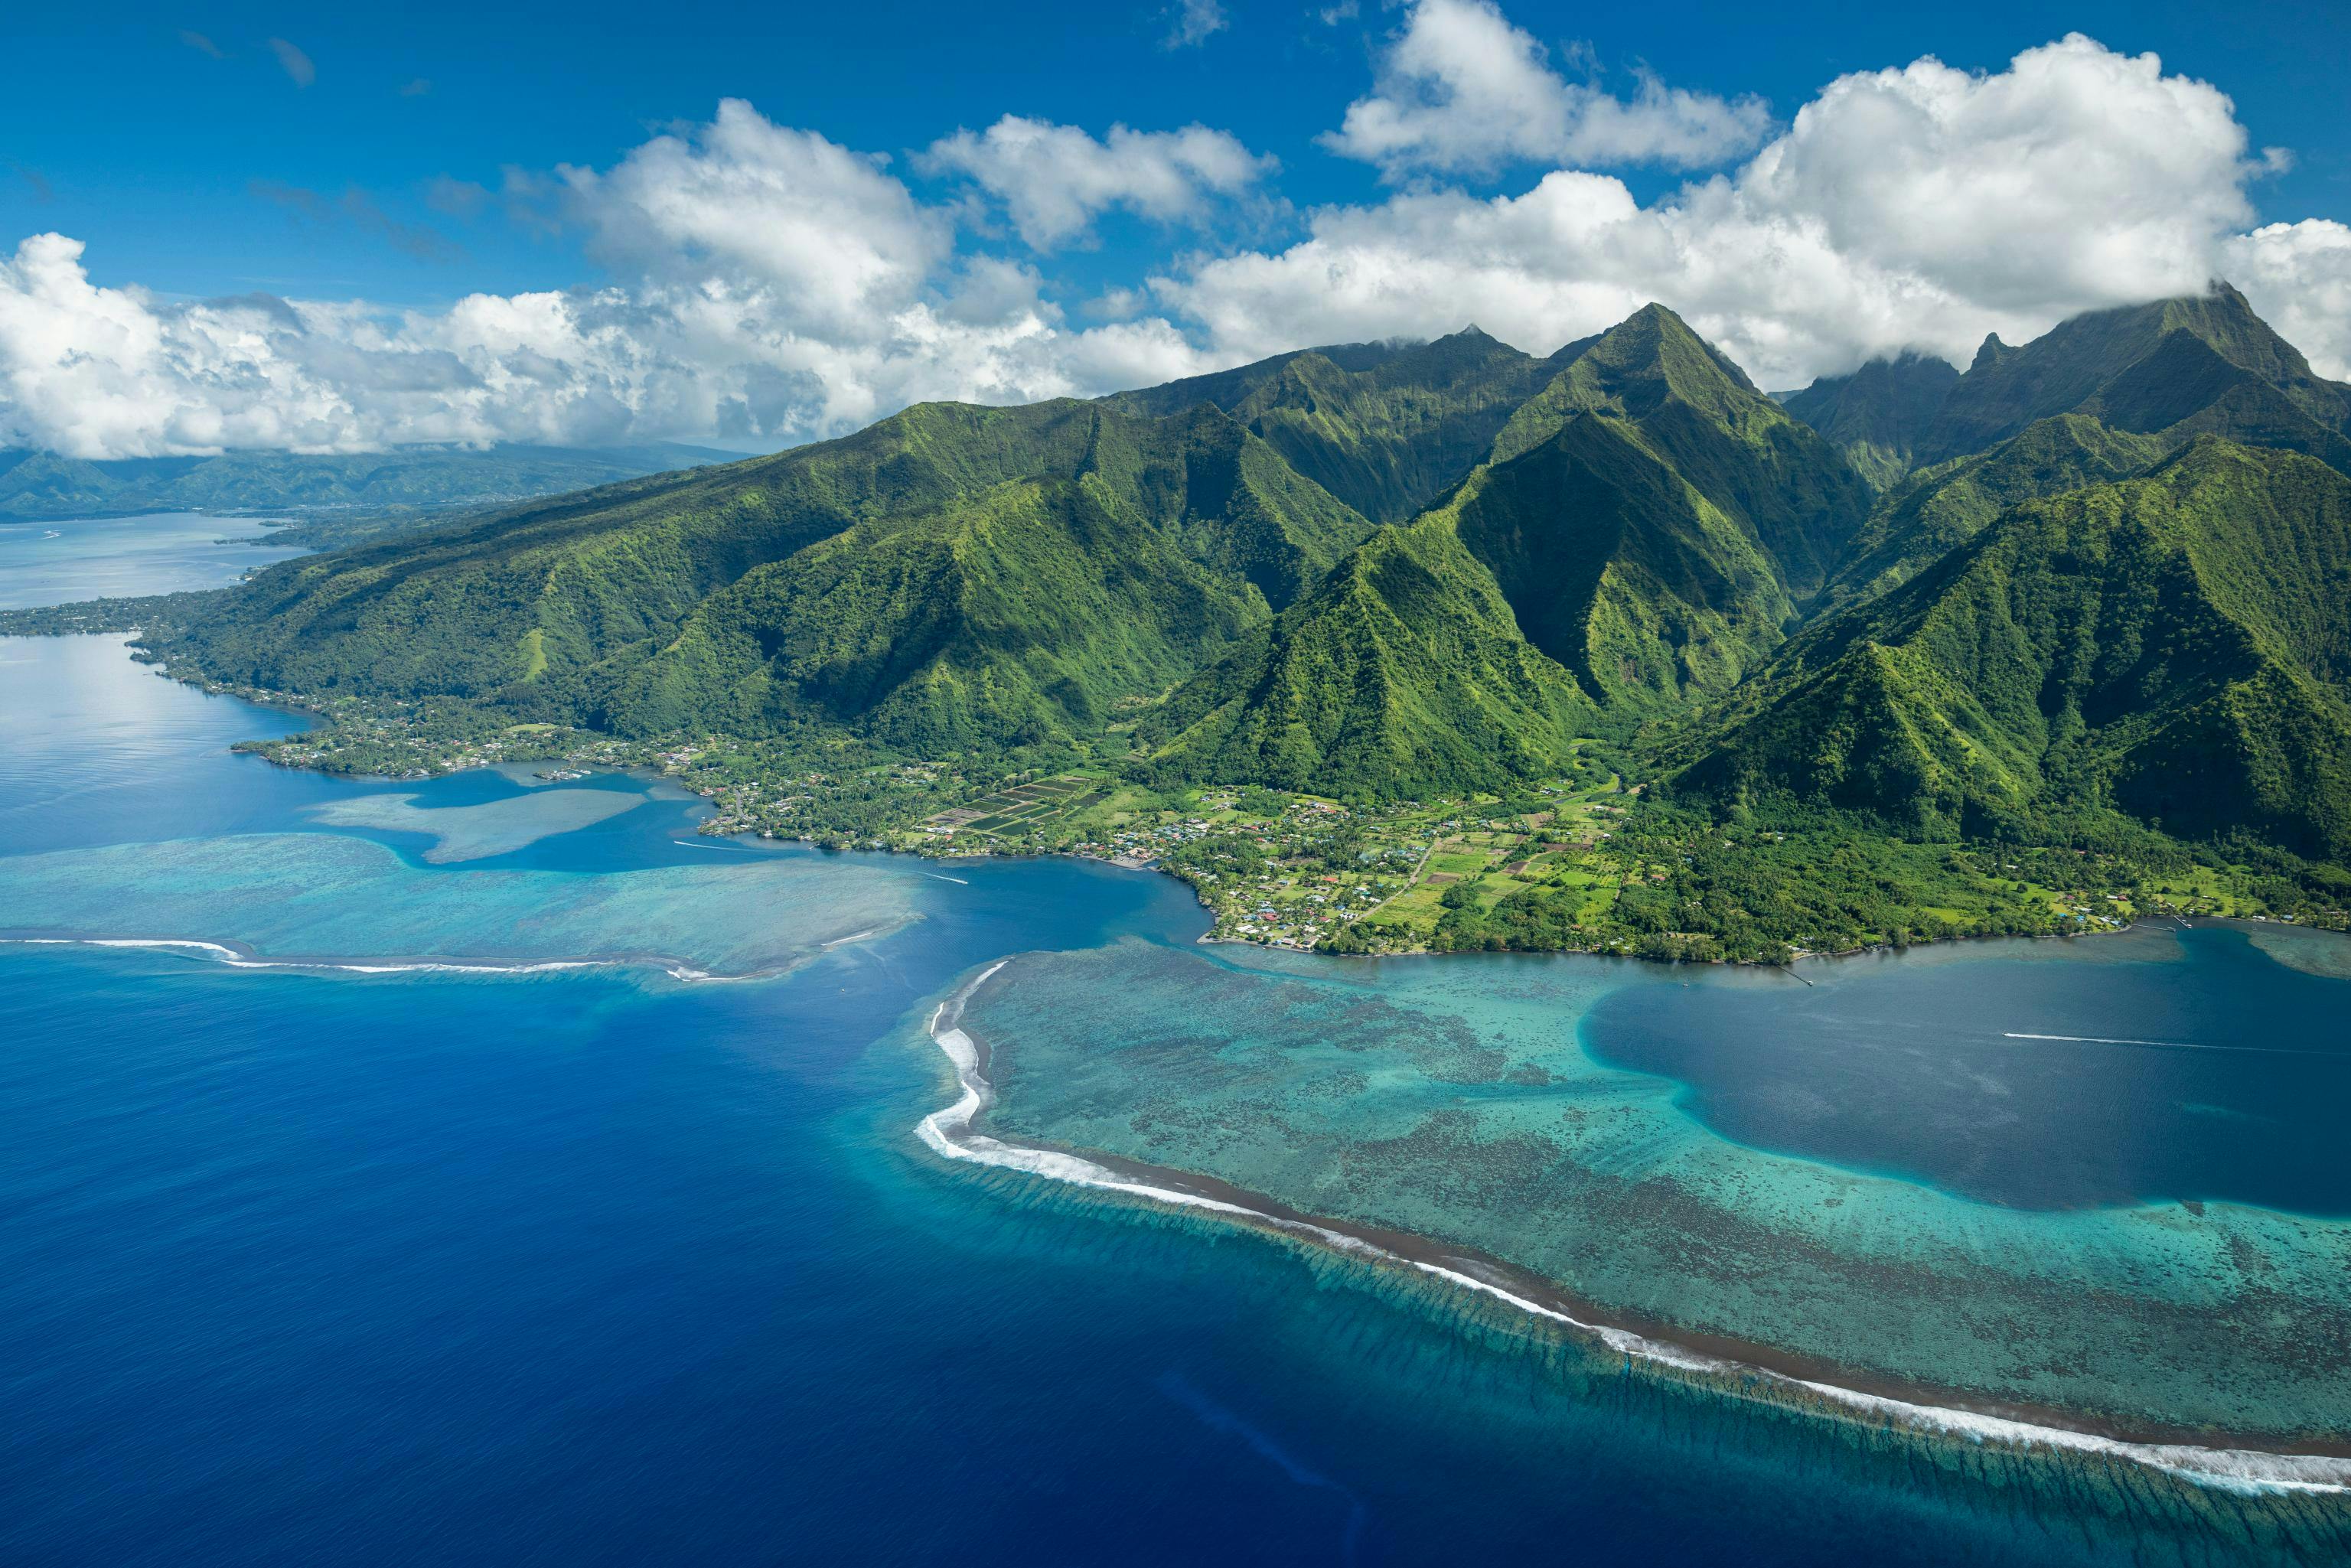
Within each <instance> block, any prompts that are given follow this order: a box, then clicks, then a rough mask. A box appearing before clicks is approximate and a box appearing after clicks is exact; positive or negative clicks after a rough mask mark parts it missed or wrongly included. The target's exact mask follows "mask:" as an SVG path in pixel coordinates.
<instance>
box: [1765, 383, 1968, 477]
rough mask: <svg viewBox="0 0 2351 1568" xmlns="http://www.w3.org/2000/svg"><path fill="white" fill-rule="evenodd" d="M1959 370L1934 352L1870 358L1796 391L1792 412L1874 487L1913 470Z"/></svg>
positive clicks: (1791, 398) (1791, 400) (1789, 404)
mask: <svg viewBox="0 0 2351 1568" xmlns="http://www.w3.org/2000/svg"><path fill="white" fill-rule="evenodd" d="M1958 383H1959V371H1955V370H1953V369H1952V368H1951V367H1950V366H1949V365H1948V364H1946V363H1944V362H1943V361H1941V360H1938V359H1936V358H1935V357H1934V356H1932V355H1930V354H1916V353H1906V354H1899V355H1896V356H1895V357H1894V358H1892V359H1885V360H1872V361H1869V363H1867V364H1865V365H1864V366H1862V367H1861V369H1859V370H1857V371H1854V372H1853V373H1852V374H1851V375H1844V376H1823V378H1822V379H1821V380H1819V381H1816V382H1813V384H1812V385H1811V386H1809V387H1806V388H1805V389H1804V390H1803V391H1802V392H1795V393H1792V394H1791V395H1790V396H1789V397H1788V399H1787V401H1786V403H1785V406H1786V408H1787V410H1788V412H1789V413H1792V414H1793V415H1795V416H1796V417H1797V418H1798V419H1801V420H1802V421H1803V422H1804V423H1806V424H1809V425H1811V426H1812V427H1813V429H1814V430H1817V431H1819V432H1820V433H1821V434H1823V436H1825V437H1827V438H1828V441H1829V443H1830V444H1832V445H1834V447H1835V448H1836V449H1837V450H1838V451H1839V452H1842V453H1844V457H1845V461H1846V462H1848V463H1850V464H1852V465H1853V467H1854V472H1855V473H1857V474H1859V475H1860V476H1862V478H1864V479H1865V480H1866V481H1868V483H1869V486H1870V487H1871V488H1872V489H1874V490H1889V489H1892V488H1893V487H1894V486H1895V485H1896V484H1898V483H1899V482H1900V481H1901V479H1902V478H1903V476H1905V475H1907V474H1908V473H1909V472H1910V469H1911V466H1912V460H1913V457H1914V455H1915V454H1916V453H1917V450H1918V446H1919V444H1920V443H1921V442H1922V441H1923V440H1924V439H1925V438H1926V434H1927V429H1928V425H1929V424H1931V423H1933V421H1934V418H1935V414H1936V412H1937V411H1938V409H1940V408H1941V407H1942V406H1943V402H1944V400H1945V399H1946V398H1948V397H1949V396H1950V395H1951V389H1952V387H1954V386H1956V385H1957V384H1958Z"/></svg>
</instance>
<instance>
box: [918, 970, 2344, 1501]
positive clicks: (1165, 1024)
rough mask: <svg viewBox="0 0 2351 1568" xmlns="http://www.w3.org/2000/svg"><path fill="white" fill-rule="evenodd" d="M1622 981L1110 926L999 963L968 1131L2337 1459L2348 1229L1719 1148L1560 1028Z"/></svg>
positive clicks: (2249, 1443)
mask: <svg viewBox="0 0 2351 1568" xmlns="http://www.w3.org/2000/svg"><path fill="white" fill-rule="evenodd" d="M2091 946H2092V947H2093V948H2095V947H2097V946H2103V944H2097V945H2091ZM1981 951H1985V952H1989V951H1990V950H1981ZM1945 961H1947V962H1948V961H1950V960H1945ZM1981 961H1984V962H1988V963H1991V964H1997V963H1998V962H1999V961H2000V960H1999V959H1998V957H1997V956H1991V957H1990V958H1987V959H1984V960H1981ZM2031 961H2032V962H2033V963H2036V964H2046V963H2049V962H2053V961H2057V960H2056V959H2055V958H2054V957H2053V954H2052V951H2051V950H2050V949H2046V948H2042V949H2038V950H2036V951H2035V952H2034V954H2033V956H2032V959H2031ZM2091 962H2092V963H2093V964H2094V965H2096V964H2109V967H2110V961H2109V960H2106V959H2093V960H2091ZM2093 972H2095V971H2093ZM1643 973H1645V972H1642V971H1635V970H1634V969H1633V968H1632V967H1629V966H1624V965H1616V964H1610V963H1608V962H1605V961H1602V960H1593V959H1574V958H1561V959H1508V960H1496V961H1486V962H1477V961H1472V962H1466V963H1465V962H1461V961H1417V962H1415V961H1405V962H1395V961H1391V962H1387V963H1384V964H1365V963H1350V962H1341V961H1333V960H1327V959H1313V958H1306V957H1297V958H1280V959H1265V960H1259V961H1257V962H1254V963H1249V964H1241V963H1236V962H1233V961H1230V960H1228V959H1227V958H1224V957H1222V956H1209V955H1205V954H1200V953H1196V952H1185V951H1180V950H1175V949H1172V948H1169V947H1165V946H1153V945H1147V944H1144V943H1136V942H1128V943H1122V944H1118V945H1115V946H1109V947H1105V948H1101V949H1096V950H1092V951H1087V952H1078V953H1060V954H1037V955H1027V956H1020V957H1019V958H1016V959H1013V960H1011V961H1010V962H1008V963H1007V964H1005V965H1004V966H1003V967H1001V968H999V969H998V970H996V971H994V972H993V973H991V974H990V975H989V976H988V977H987V978H986V979H985V980H984V981H982V982H981V983H979V984H978V985H977V987H976V988H973V990H972V992H971V994H970V996H969V998H968V1000H967V1002H966V1003H965V1004H964V1008H963V1010H962V1013H961V1015H960V1018H959V1019H958V1022H959V1026H960V1028H961V1030H963V1031H964V1033H965V1035H966V1036H967V1039H968V1040H969V1041H970V1042H971V1050H972V1053H973V1060H974V1067H975V1069H976V1070H977V1071H978V1072H979V1073H980V1074H981V1076H982V1078H983V1080H984V1082H987V1085H988V1086H989V1090H990V1092H991V1094H992V1097H993V1098H992V1103H987V1105H986V1106H985V1107H984V1109H983V1108H979V1107H975V1108H974V1109H975V1111H976V1112H977V1120H976V1123H975V1126H976V1128H977V1130H978V1131H979V1132H980V1133H981V1134H984V1135H987V1136H991V1137H994V1138H998V1139H1001V1140H1005V1141H1007V1142H1008V1143H1010V1144H1012V1145H1017V1146H1024V1147H1028V1148H1032V1149H1038V1150H1043V1151H1051V1152H1058V1153H1061V1154H1066V1155H1077V1156H1081V1157H1084V1158H1087V1159H1092V1160H1102V1161H1107V1162H1110V1164H1109V1165H1108V1166H1106V1167H1105V1168H1114V1167H1115V1166H1117V1165H1118V1164H1119V1163H1121V1162H1123V1163H1125V1165H1126V1166H1127V1168H1129V1169H1130V1170H1131V1171H1134V1172H1138V1173H1139V1172H1143V1171H1145V1170H1149V1171H1158V1172H1166V1173H1172V1174H1175V1176H1178V1177H1179V1178H1193V1179H1195V1180H1204V1181H1205V1182H1207V1183H1210V1184H1216V1185H1215V1186H1214V1187H1213V1188H1204V1189H1202V1190H1208V1191H1215V1192H1220V1193H1222V1194H1224V1195H1225V1196H1226V1197H1227V1198H1228V1200H1229V1201H1234V1202H1236V1203H1237V1204H1238V1205H1239V1206H1241V1207H1248V1204H1247V1203H1246V1202H1245V1201H1244V1200H1243V1198H1242V1197H1236V1196H1235V1195H1256V1196H1257V1197H1259V1198H1261V1199H1262V1200H1264V1201H1265V1202H1266V1203H1268V1204H1270V1205H1271V1206H1275V1207H1278V1209H1279V1210H1280V1212H1282V1213H1285V1214H1290V1215H1296V1216H1311V1217H1315V1218H1318V1219H1321V1220H1325V1221H1328V1222H1331V1223H1332V1224H1333V1225H1335V1226H1337V1227H1341V1228H1344V1229H1345V1230H1346V1231H1347V1232H1348V1233H1351V1234H1354V1235H1358V1236H1373V1237H1384V1238H1389V1239H1398V1244H1397V1245H1396V1246H1394V1247H1392V1248H1391V1250H1397V1251H1399V1252H1400V1253H1401V1254H1402V1255H1404V1256H1406V1257H1408V1258H1410V1257H1415V1256H1419V1257H1420V1258H1421V1260H1423V1261H1426V1255H1428V1254H1431V1253H1441V1252H1447V1251H1453V1252H1458V1253H1459V1254H1460V1255H1462V1256H1463V1257H1464V1258H1466V1259H1467V1260H1469V1261H1470V1262H1471V1263H1473V1264H1474V1263H1476V1262H1477V1261H1478V1260H1486V1261H1488V1262H1490V1264H1492V1265H1494V1266H1496V1267H1497V1268H1499V1269H1500V1270H1508V1271H1509V1278H1510V1279H1512V1280H1517V1281H1533V1282H1536V1283H1537V1284H1538V1285H1539V1286H1540V1287H1541V1289H1543V1290H1544V1291H1548V1292H1549V1293H1550V1294H1551V1296H1552V1298H1553V1299H1555V1300H1556V1301H1559V1302H1560V1303H1562V1310H1563V1311H1567V1312H1571V1313H1572V1314H1575V1315H1579V1316H1580V1321H1584V1322H1596V1323H1599V1324H1603V1325H1614V1326H1617V1327H1620V1328H1623V1329H1625V1330H1627V1331H1629V1332H1633V1333H1638V1334H1641V1335H1643V1336H1645V1337H1646V1338H1649V1339H1653V1340H1655V1341H1656V1342H1659V1343H1665V1344H1668V1345H1680V1346H1683V1347H1686V1348H1687V1349H1689V1350H1692V1351H1695V1352H1698V1353H1699V1354H1701V1355H1702V1356H1704V1357H1706V1358H1708V1359H1715V1360H1721V1361H1725V1362H1729V1363H1736V1364H1750V1365H1756V1366H1762V1367H1769V1368H1773V1369H1776V1370H1779V1371H1781V1372H1783V1373H1784V1374H1786V1375H1788V1376H1790V1377H1794V1378H1801V1379H1803V1380H1806V1381H1811V1382H1816V1383H1819V1384H1822V1385H1825V1386H1828V1387H1833V1388H1840V1389H1845V1390H1852V1391H1856V1392H1858V1393H1861V1394H1865V1395H1871V1396H1879V1397H1884V1398H1896V1399H1901V1400H1904V1401H1906V1402H1911V1403H1917V1404H1921V1405H1927V1406H1941V1407H1946V1408H1950V1409H1958V1410H1967V1411H1973V1412H1978V1413H1982V1414H1985V1415H1989V1416H1995V1417H2014V1418H2017V1419H2020V1420H2022V1421H2026V1422H2029V1423H2033V1424H2037V1425H2041V1426H2046V1427H2063V1428H2065V1429H2069V1430H2074V1431H2079V1432H2084V1433H2092V1434H2100V1435H2104V1436H2106V1437H2116V1438H2124V1439H2128V1440H2132V1441H2135V1442H2141V1443H2147V1444H2158V1445H2161V1444H2172V1445H2193V1446H2197V1447H2199V1448H2224V1449H2225V1448H2252V1449H2275V1450H2287V1451H2292V1452H2294V1453H2299V1454H2304V1455H2322V1456H2323V1455H2342V1454H2345V1453H2346V1452H2351V1224H2346V1223H2345V1222H2344V1221H2342V1220H2339V1219H2331V1218H2318V1217H2314V1216H2308V1215H2301V1214H2294V1213H2287V1212H2283V1211H2281V1210H2277V1209H2272V1208H2264V1207H2255V1206H2252V1205H2246V1204H2237V1203H2222V1202H2206V1203H2198V1204H2194V1205H2189V1204H2179V1203H2164V1204H2133V1205H2120V1206H2102V1207H2074V1208H2064V1209H2033V1208H2025V1207H2010V1206H2003V1205H2000V1204H1993V1203H1987V1202H1982V1201H1976V1200H1971V1199H1970V1198H1968V1197H1962V1196H1959V1195H1958V1194H1956V1193H1953V1192H1950V1191H1947V1190H1944V1189H1942V1188H1940V1187H1938V1186H1934V1185H1931V1184H1929V1183H1927V1182H1924V1181H1919V1180H1913V1179H1903V1178H1901V1177H1897V1176H1888V1175H1884V1174H1877V1173H1872V1172H1865V1171H1859V1170H1855V1169H1850V1168H1843V1167H1840V1166H1835V1165H1833V1164H1829V1163H1826V1162H1823V1161H1820V1160H1815V1159H1806V1158H1797V1157H1791V1156H1789V1155H1784V1154H1775V1153H1772V1152H1770V1151H1767V1150H1762V1149H1758V1148H1754V1147H1749V1146H1745V1145H1740V1144H1738V1143H1734V1142H1731V1141H1730V1140H1728V1139H1726V1138H1724V1137H1722V1136H1720V1135H1719V1134H1717V1133H1715V1132H1713V1131H1710V1130H1709V1129H1708V1128H1707V1127H1706V1126H1705V1125H1703V1124H1701V1123H1700V1122H1699V1121H1698V1119H1697V1118H1696V1117H1695V1116H1693V1115H1692V1114H1691V1113H1690V1112H1689V1111H1688V1110H1687V1108H1686V1107H1685V1106H1684V1105H1683V1104H1682V1103H1680V1097H1679V1092H1678V1090H1677V1085H1676V1084H1675V1083H1674V1082H1671V1081H1670V1080H1667V1079H1664V1078H1660V1077H1657V1076H1655V1075H1652V1074H1649V1073H1644V1072H1632V1071H1620V1070H1615V1069H1611V1068H1608V1067H1604V1066H1602V1065H1600V1064H1599V1063H1598V1062H1597V1061H1594V1060H1593V1057H1592V1056H1591V1055H1589V1054H1588V1053H1587V1052H1586V1051H1584V1050H1583V1047H1582V1045H1581V1043H1580V1042H1579V1029H1580V1026H1581V1024H1582V1022H1583V1019H1585V1018H1586V1017H1587V1016H1588V1014H1589V1013H1590V1011H1591V1010H1592V1009H1593V1005H1594V1004H1595V1003H1596V1002H1597V1001H1599V1000H1600V999H1601V998H1603V997H1604V996H1605V995H1607V994H1608V993H1610V992H1611V991H1613V990H1615V989H1617V988H1621V987H1622V986H1624V985H1625V984H1628V983H1633V984H1660V983H1671V982H1670V981H1659V980H1657V979H1656V977H1655V974H1654V972H1646V973H1647V974H1648V975H1649V977H1647V978H1643V977H1642V975H1643ZM1985 973H1986V976H1987V977H1991V978H1996V977H1997V972H1996V970H1991V969H1988V970H1986V971H1985ZM1790 983H1793V982H1790ZM1145 1185H1148V1184H1147V1183H1146V1184H1145ZM1416 1249H1419V1250H1418V1252H1417V1253H1416ZM2340 1468H2341V1467H2339V1466H2333V1467H2325V1466H2323V1467H2322V1468H2321V1469H2320V1470H2318V1471H2304V1470H2302V1469H2299V1467H2297V1466H2294V1465H2292V1464H2287V1465H2285V1466H2284V1469H2283V1470H2282V1471H2281V1472H2280V1473H2282V1474H2283V1473H2285V1472H2286V1471H2293V1472H2294V1473H2306V1474H2309V1475H2313V1476H2316V1475H2320V1474H2322V1473H2323V1474H2325V1475H2329V1476H2331V1475H2332V1474H2333V1471H2334V1469H2340ZM2337 1479H2339V1478H2337Z"/></svg>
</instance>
